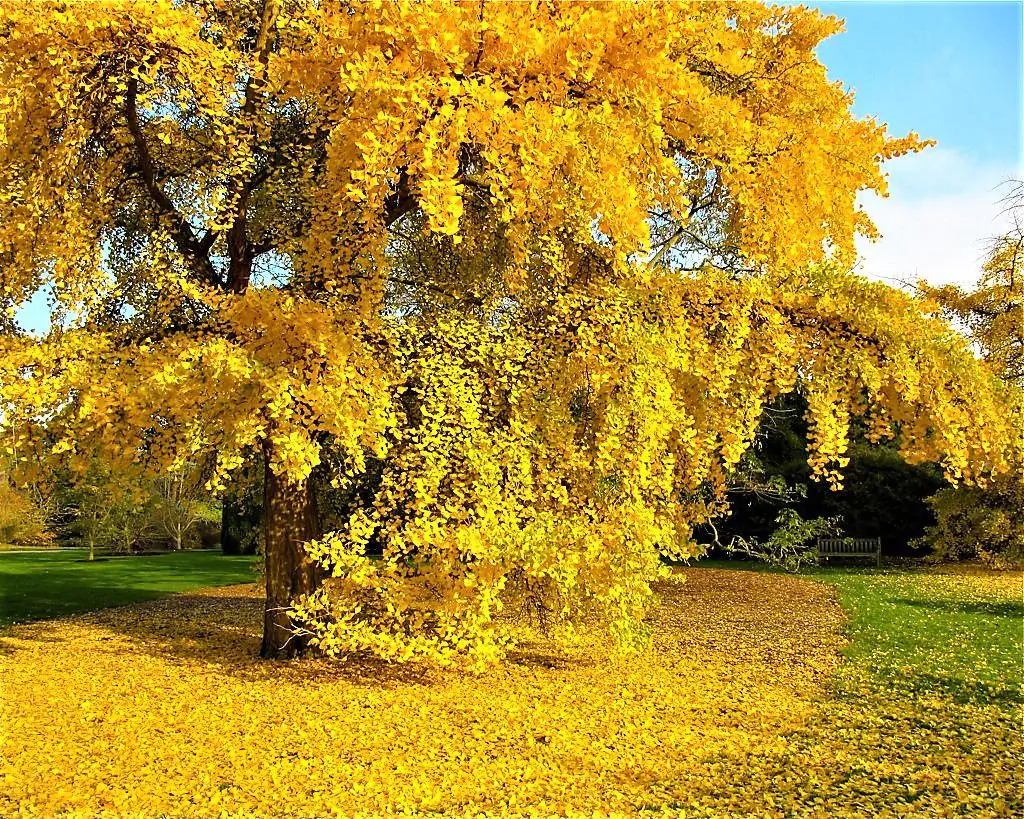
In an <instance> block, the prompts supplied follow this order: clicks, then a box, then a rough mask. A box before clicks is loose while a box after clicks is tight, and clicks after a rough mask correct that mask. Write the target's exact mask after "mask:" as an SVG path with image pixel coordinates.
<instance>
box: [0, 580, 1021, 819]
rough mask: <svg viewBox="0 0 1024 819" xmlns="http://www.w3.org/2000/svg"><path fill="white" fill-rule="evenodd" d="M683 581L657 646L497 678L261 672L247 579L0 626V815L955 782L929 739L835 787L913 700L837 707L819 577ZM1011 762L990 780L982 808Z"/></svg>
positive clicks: (789, 791)
mask: <svg viewBox="0 0 1024 819" xmlns="http://www.w3.org/2000/svg"><path fill="white" fill-rule="evenodd" d="M686 574H687V582H686V583H669V584H665V585H663V586H662V587H661V588H660V592H661V594H662V598H663V603H662V605H661V606H660V607H659V609H658V610H657V612H656V613H655V615H654V616H653V618H652V625H653V626H654V629H655V641H654V647H653V649H652V650H651V651H650V652H647V653H644V654H643V655H641V656H633V657H630V658H628V659H626V660H616V659H614V658H611V657H609V656H607V655H606V654H605V653H604V652H603V651H601V650H600V649H599V648H598V645H599V644H598V643H596V642H590V641H588V640H586V639H585V640H584V641H583V643H581V645H580V646H578V647H577V648H575V649H573V650H571V651H568V652H556V651H555V650H554V649H552V648H551V647H550V646H546V645H543V644H540V643H537V644H533V645H531V646H527V647H525V648H524V649H523V650H521V651H519V652H518V653H516V654H514V655H513V656H512V657H511V658H510V661H509V662H507V663H505V664H504V665H502V666H500V667H497V668H494V669H493V670H491V671H489V672H487V673H485V674H483V675H472V674H468V673H463V672H459V671H437V670H431V671H424V670H416V669H412V668H409V667H398V668H394V667H390V668H389V667H386V666H383V665H381V664H379V663H375V662H363V663H359V662H356V661H352V660H350V661H347V662H345V663H337V662H334V663H330V662H327V661H320V660H304V661H297V662H292V663H284V664H274V663H264V662H261V661H259V660H257V659H255V658H254V652H255V650H256V648H257V646H258V628H259V625H260V611H261V600H260V599H259V598H258V596H257V590H256V587H254V586H239V587H234V588H230V589H219V590H211V591H209V592H205V593H200V594H188V595H180V596H177V597H174V598H170V599H167V600H162V601H157V602H153V603H147V604H142V605H136V606H131V607H125V608H121V609H115V610H108V611H105V612H100V613H95V614H90V615H84V616H79V617H76V618H71V619H67V620H63V621H60V622H56V623H41V624H35V625H32V626H22V627H18V628H15V629H14V630H12V631H11V632H9V633H7V634H5V635H3V636H2V637H0V686H2V700H0V731H2V735H0V813H2V814H4V815H30V816H47V817H49V816H57V815H62V814H67V815H83V816H93V815H112V816H121V815H146V816H156V815H161V814H165V815H169V816H209V815H237V816H251V815H268V816H329V815H344V816H393V815H401V814H410V815H425V814H429V813H437V814H441V815H456V816H460V815H470V816H478V815H496V816H509V815H530V816H550V815H588V816H591V815H598V816H603V815H623V816H635V815H638V814H639V815H654V814H657V813H659V812H660V813H661V815H669V816H684V815H686V816H691V815H713V816H721V815H729V814H732V815H752V814H753V815H784V814H790V813H794V812H795V813H811V812H814V811H815V810H818V809H819V808H820V809H821V811H822V813H823V815H826V814H827V815H837V814H842V813H848V814H849V813H856V812H857V811H863V812H865V813H866V814H868V815H870V814H874V813H876V812H877V809H878V808H879V807H880V804H881V803H880V802H879V799H880V798H884V797H886V796H887V792H886V787H887V786H883V787H881V788H879V787H878V786H877V785H876V786H875V789H874V791H872V790H871V789H870V788H867V787H865V786H864V782H865V781H868V782H869V784H870V782H873V781H874V778H877V777H883V778H885V780H886V782H889V781H898V780H900V778H901V777H903V778H906V779H907V783H908V786H912V787H913V788H919V789H920V788H927V787H928V780H927V777H924V778H922V776H921V775H919V774H920V772H921V771H931V772H932V775H942V774H941V772H942V771H944V770H945V768H946V767H947V766H946V761H945V760H944V759H942V758H941V757H942V753H943V751H942V748H935V749H931V750H930V753H931V754H932V756H931V757H929V758H928V759H927V760H924V759H917V758H916V757H915V758H913V759H910V758H908V756H911V755H910V754H903V755H900V754H897V755H896V756H893V757H892V758H891V760H890V761H888V762H886V761H885V760H881V761H879V760H875V761H874V762H871V763H870V765H871V767H866V768H865V769H864V770H863V771H860V772H859V775H860V779H856V778H855V781H854V782H853V785H852V786H851V787H856V788H857V789H858V790H857V791H856V792H855V793H852V794H851V792H850V791H849V790H847V789H844V780H843V776H842V772H843V771H846V770H847V769H848V768H849V764H848V763H849V758H850V755H852V756H853V757H854V758H857V755H858V754H859V753H861V750H859V749H858V743H859V742H861V739H860V738H859V736H858V735H857V732H858V731H859V730H861V728H868V729H870V730H871V731H874V732H876V733H877V732H880V731H885V730H891V731H897V732H900V731H909V732H913V731H916V730H918V726H916V724H915V723H914V720H916V719H918V716H917V714H918V711H917V710H914V711H913V712H909V713H907V714H900V715H898V716H897V717H895V718H894V720H893V721H892V722H891V723H888V722H885V719H886V718H885V717H883V716H881V715H879V716H878V717H877V718H875V717H872V721H871V722H870V724H869V725H865V724H862V723H863V721H864V720H865V719H867V716H866V715H865V714H864V713H860V712H858V711H857V709H856V708H855V707H853V708H852V710H843V709H847V708H851V706H849V705H848V704H843V705H842V707H841V708H840V707H839V705H838V704H830V701H829V700H828V699H827V697H826V695H825V691H826V686H827V685H828V684H829V679H830V677H831V675H832V674H833V672H834V671H835V668H836V666H837V664H838V660H839V655H838V650H839V648H840V647H841V645H842V643H843V640H842V637H841V636H840V634H841V630H842V623H843V614H842V612H841V610H840V608H839V606H838V604H837V603H836V602H835V599H834V596H833V594H832V592H831V590H830V589H829V588H828V587H826V586H824V585H820V584H816V583H812V582H808V581H805V580H799V579H793V578H788V577H780V576H774V575H766V574H753V573H748V572H731V571H717V570H696V571H688V572H687V573H686ZM837 721H838V722H837ZM880 722H881V723H884V725H880ZM968 730H973V729H972V728H971V727H970V726H968ZM819 734H824V735H825V736H824V738H822V736H819ZM923 750H929V749H928V748H923ZM915 753H916V751H915ZM987 753H988V752H987V751H986V750H985V749H984V748H980V747H979V748H978V764H979V765H980V764H982V763H983V762H984V760H985V758H986V754H987ZM835 754H840V757H839V758H838V759H837V758H836V757H835ZM842 754H845V755H846V756H845V757H844V756H842ZM865 758H867V757H865ZM876 763H877V764H876ZM883 763H884V765H888V766H889V767H884V765H883ZM865 764H866V765H867V764H868V763H865ZM878 765H883V767H881V768H879V767H878ZM837 772H838V773H837ZM1005 773H1006V772H1005V770H1003V769H1002V768H1000V769H999V770H997V771H996V772H994V773H989V774H986V775H985V779H986V782H988V783H989V784H991V782H993V781H996V785H993V786H992V787H990V788H989V791H991V793H990V792H989V791H986V796H987V797H991V796H993V794H994V793H995V791H994V790H993V788H995V790H998V787H997V786H999V783H1000V781H999V777H1000V776H1003V778H1004V779H1005ZM912 774H913V776H912ZM961 774H962V779H961V780H960V781H959V782H958V785H957V787H964V786H966V787H968V788H970V787H972V785H974V784H976V783H973V782H971V781H970V777H971V776H975V777H978V776H981V774H980V773H979V772H978V771H976V770H972V771H967V772H966V773H964V772H963V771H961ZM837 780H839V781H837ZM936 793H937V794H938V797H941V798H937V799H935V800H932V801H930V802H928V801H927V800H926V802H925V803H920V800H919V804H922V805H923V807H924V808H927V811H928V812H930V813H929V815H931V814H934V813H937V812H940V810H941V809H944V808H945V807H950V811H951V812H956V810H955V805H956V802H955V801H951V800H955V799H956V798H957V796H956V791H955V790H952V789H951V788H949V787H946V788H945V790H941V789H940V790H938V791H936ZM1000 793H1001V791H1000ZM947 795H948V796H950V799H948V800H947V799H946V796H947ZM997 795H998V794H997ZM1003 798H1005V799H1008V798H1009V797H1008V796H1007V797H1003ZM824 800H830V802H831V804H829V803H827V802H825V801H824ZM844 800H846V801H844ZM943 800H945V801H943ZM947 803H948V804H947ZM991 804H995V803H994V801H992V802H991ZM975 807H979V806H978V805H975ZM648 811H649V812H650V813H648ZM641 812H642V813H641Z"/></svg>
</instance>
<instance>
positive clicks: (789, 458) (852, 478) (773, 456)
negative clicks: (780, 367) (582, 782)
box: [707, 393, 947, 555]
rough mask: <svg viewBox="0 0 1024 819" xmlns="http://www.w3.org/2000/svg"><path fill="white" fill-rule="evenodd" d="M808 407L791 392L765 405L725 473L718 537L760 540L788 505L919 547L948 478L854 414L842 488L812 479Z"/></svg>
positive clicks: (898, 548)
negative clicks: (750, 438)
mask: <svg viewBox="0 0 1024 819" xmlns="http://www.w3.org/2000/svg"><path fill="white" fill-rule="evenodd" d="M806 411H807V407H806V402H805V401H804V400H803V398H802V397H801V396H800V395H799V394H797V393H793V394H790V395H786V396H783V397H782V398H780V399H779V400H778V401H776V402H774V403H773V404H772V405H771V406H769V407H766V408H765V413H764V416H763V418H762V420H761V423H760V426H759V429H758V432H757V437H756V438H755V440H754V443H753V445H752V446H751V448H750V449H749V450H747V452H746V453H745V454H744V456H743V459H742V460H741V461H740V463H739V465H738V467H737V469H736V471H735V472H734V474H733V475H732V476H731V477H730V481H729V498H730V510H731V514H730V515H729V517H728V518H726V519H724V520H722V521H721V522H719V523H716V524H715V531H716V532H717V533H718V540H719V541H720V542H722V543H727V542H729V540H731V539H732V538H734V537H735V538H741V539H742V540H744V541H751V540H757V541H761V542H764V541H765V540H766V539H768V538H770V537H771V536H772V534H773V533H774V532H775V530H776V529H777V527H778V517H779V515H780V513H781V512H782V511H784V510H790V511H792V512H795V513H796V514H798V515H799V516H800V517H801V518H803V519H805V520H807V521H814V520H817V519H832V518H837V519H838V529H839V531H840V532H841V533H842V534H844V535H846V536H849V537H880V538H882V548H883V552H884V554H886V555H912V554H915V552H919V548H920V545H919V544H916V545H915V542H916V541H917V540H918V538H920V537H921V536H922V535H923V534H924V532H925V529H926V528H927V527H928V526H932V525H934V524H935V516H934V514H933V513H932V510H931V509H930V507H929V506H928V503H927V499H928V498H929V497H930V496H931V495H934V494H935V493H936V492H937V491H938V490H939V489H941V488H943V487H944V486H947V483H946V482H945V481H944V480H943V478H942V472H941V470H940V469H939V468H938V467H936V466H935V465H934V464H930V463H918V464H911V463H907V462H906V460H904V458H903V457H902V455H901V454H900V447H899V444H898V442H896V441H892V440H883V441H877V442H875V443H872V442H871V441H869V440H868V439H867V437H866V436H867V432H868V429H867V427H866V425H865V424H864V423H863V421H862V420H861V419H856V418H855V419H853V421H852V424H851V427H852V429H851V440H850V448H849V452H848V457H849V459H850V461H849V463H848V464H847V466H846V467H845V468H844V470H843V476H844V482H843V488H842V489H841V490H839V491H833V490H832V489H831V488H830V487H828V486H827V485H823V484H822V483H821V482H819V481H815V480H814V475H813V474H812V472H811V469H810V467H809V466H808V464H807V455H808V453H807V422H806V419H805V416H806ZM711 531H712V530H711V529H708V530H707V533H708V534H709V535H710V534H711Z"/></svg>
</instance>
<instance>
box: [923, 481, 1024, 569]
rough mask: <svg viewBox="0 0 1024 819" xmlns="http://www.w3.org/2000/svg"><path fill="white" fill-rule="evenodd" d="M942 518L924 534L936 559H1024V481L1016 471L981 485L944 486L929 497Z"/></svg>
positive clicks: (1004, 563)
mask: <svg viewBox="0 0 1024 819" xmlns="http://www.w3.org/2000/svg"><path fill="white" fill-rule="evenodd" d="M928 503H929V505H930V506H931V507H932V510H933V511H934V512H935V517H936V519H937V520H938V523H937V524H936V525H935V526H931V527H929V528H928V530H927V531H926V532H925V535H924V536H923V537H922V538H920V540H919V544H920V545H923V546H928V547H930V548H931V550H932V559H934V560H938V561H943V560H963V559H968V558H978V559H980V560H982V561H984V562H985V563H987V564H988V565H990V566H993V567H996V568H1003V567H1012V566H1019V565H1021V564H1024V512H1022V511H1021V510H1024V481H1022V479H1021V476H1020V475H1019V474H1018V473H1015V472H1011V473H1010V474H1008V475H1004V476H1002V477H1000V478H999V479H997V480H996V481H995V482H994V483H992V484H990V485H989V486H987V487H985V488H984V489H979V488H978V487H956V488H951V489H943V490H941V491H939V492H938V493H936V494H935V495H933V496H932V497H931V498H929V500H928Z"/></svg>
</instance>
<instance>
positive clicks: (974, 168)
mask: <svg viewBox="0 0 1024 819" xmlns="http://www.w3.org/2000/svg"><path fill="white" fill-rule="evenodd" d="M886 169H887V170H888V172H889V198H888V199H882V198H881V197H879V196H876V195H874V194H871V195H870V196H864V197H863V198H862V200H861V203H862V204H863V206H864V208H865V210H866V211H867V212H868V215H869V216H870V217H871V219H872V220H873V221H874V223H875V225H876V226H877V227H878V229H879V231H880V232H881V234H882V238H880V239H879V240H878V241H877V242H869V241H867V240H863V239H862V240H859V241H858V243H857V250H858V252H859V253H860V254H861V256H862V257H863V265H862V267H861V270H862V271H863V272H864V273H865V274H866V275H868V276H869V277H871V278H878V279H883V280H886V281H890V282H893V283H895V282H898V281H903V282H911V281H915V280H917V279H926V280H927V281H929V282H931V283H932V284H948V283H956V284H961V285H966V286H971V285H973V284H974V283H975V282H976V281H977V280H978V276H979V275H980V273H981V265H982V262H983V261H984V257H985V251H986V249H987V247H988V244H989V242H990V241H991V240H992V238H993V237H995V236H998V235H999V234H1000V233H1003V232H1005V231H1006V230H1007V229H1008V227H1009V218H1008V215H1007V214H1006V213H1005V204H1003V203H1001V202H1000V200H1001V199H1002V198H1003V197H1004V196H1005V195H1006V194H1007V193H1008V191H1009V186H1008V185H1007V184H1006V182H1007V180H1009V179H1013V178H1017V179H1019V178H1020V177H1021V175H1022V174H1021V169H1020V168H1014V167H1012V166H999V165H994V164H985V163H981V162H977V161H974V160H972V159H970V158H968V157H965V156H964V155H963V154H961V153H959V152H957V151H954V150H951V149H942V148H930V149H928V150H926V151H924V152H923V153H919V154H912V155H910V156H905V157H901V158H899V159H895V160H893V161H892V162H890V163H888V164H887V166H886Z"/></svg>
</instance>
